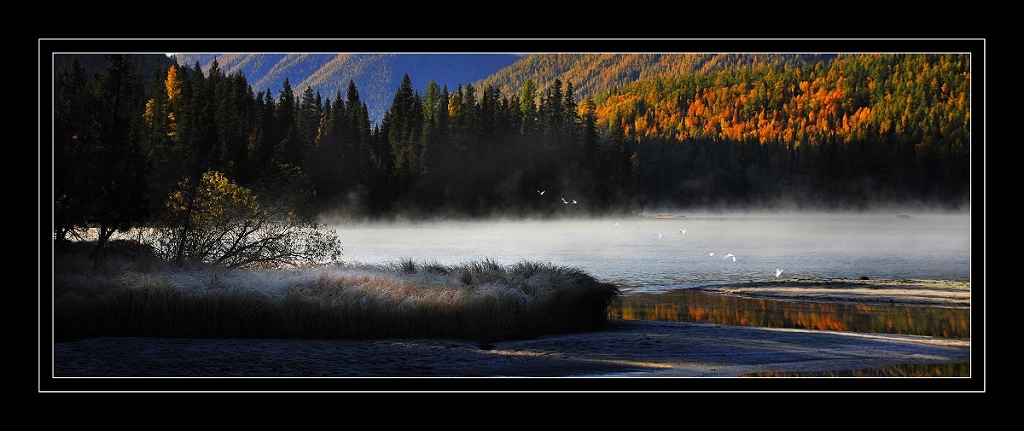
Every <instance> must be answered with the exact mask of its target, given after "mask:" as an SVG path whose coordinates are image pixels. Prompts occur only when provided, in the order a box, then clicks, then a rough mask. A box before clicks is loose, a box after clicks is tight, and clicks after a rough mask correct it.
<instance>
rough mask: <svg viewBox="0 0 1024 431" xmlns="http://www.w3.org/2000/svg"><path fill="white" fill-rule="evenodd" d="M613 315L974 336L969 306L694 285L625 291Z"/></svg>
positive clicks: (920, 372) (946, 368)
mask: <svg viewBox="0 0 1024 431" xmlns="http://www.w3.org/2000/svg"><path fill="white" fill-rule="evenodd" d="M612 317H613V318H618V319H625V320H659V321H670V322H700V323H714V324H720V325H743V326H761V327H770V328H798V329H812V330H827V331H850V332H871V333H891V334H905V335H923V336H931V337H943V338H964V339H970V337H971V335H970V329H971V328H970V309H967V308H948V307H916V306H906V305H895V304H877V305H874V304H873V305H855V304H842V303H822V302H809V301H778V300H768V299H755V298H743V297H736V296H728V295H716V294H707V293H702V292H698V291H694V290H692V289H676V290H672V291H666V292H661V293H630V294H627V295H624V296H623V297H622V301H621V303H620V305H619V307H618V308H617V310H615V312H613V315H612ZM757 376H761V377H764V376H782V377H786V376H832V377H843V376H853V377H922V376H954V377H968V376H970V364H901V365H897V366H893V367H884V368H878V369H867V370H837V371H831V372H822V373H759V374H757Z"/></svg>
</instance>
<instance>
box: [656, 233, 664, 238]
mask: <svg viewBox="0 0 1024 431" xmlns="http://www.w3.org/2000/svg"><path fill="white" fill-rule="evenodd" d="M661 237H662V235H661V234H660V233H656V234H654V238H655V239H661Z"/></svg>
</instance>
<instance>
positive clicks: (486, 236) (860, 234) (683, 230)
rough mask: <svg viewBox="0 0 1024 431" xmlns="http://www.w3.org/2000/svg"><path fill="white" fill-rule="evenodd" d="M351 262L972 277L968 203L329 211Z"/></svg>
mask: <svg viewBox="0 0 1024 431" xmlns="http://www.w3.org/2000/svg"><path fill="white" fill-rule="evenodd" d="M329 224H330V226H331V227H333V228H335V229H336V230H337V232H338V236H339V237H340V239H341V243H342V245H343V247H344V253H343V256H342V259H343V260H344V261H346V262H350V263H372V264H376V263H386V262H392V261H398V260H405V259H412V260H414V261H417V262H436V263H440V264H457V263H464V262H469V261H479V260H482V259H491V260H494V261H496V262H499V263H515V262H519V261H524V260H525V261H541V262H550V263H552V264H555V265H564V266H570V267H574V268H578V269H581V270H583V271H586V272H587V273H589V274H590V275H592V276H594V277H596V278H598V279H600V280H602V281H606V282H609V283H614V284H616V285H618V286H619V287H620V288H621V289H622V290H623V291H624V292H626V293H630V292H660V291H666V290H672V289H678V288H686V287H693V286H699V285H707V284H717V283H732V282H745V281H764V280H771V279H774V278H775V277H776V275H775V272H776V270H777V269H779V270H782V274H781V277H783V278H786V277H789V278H816V277H822V278H860V277H867V278H871V279H941V280H960V281H969V280H970V279H971V234H970V233H971V219H970V214H968V213H936V214H916V213H873V214H864V213H813V214H807V213H697V214H658V215H646V216H630V217H621V218H600V219H586V220H581V219H557V220H515V221H510V220H488V221H455V222H443V221H432V222H418V223H416V222H408V223H383V222H377V223H344V222H341V223H329Z"/></svg>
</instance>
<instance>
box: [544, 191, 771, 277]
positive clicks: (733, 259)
mask: <svg viewBox="0 0 1024 431" xmlns="http://www.w3.org/2000/svg"><path fill="white" fill-rule="evenodd" d="M544 193H547V190H537V194H539V195H541V196H544ZM560 199H562V203H563V204H566V205H569V204H573V205H576V204H577V203H578V202H577V201H576V199H572V200H571V201H568V200H565V198H564V197H562V198H560ZM615 227H622V225H621V224H619V223H618V222H616V223H615ZM676 233H677V234H679V235H686V229H679V231H678V232H676ZM664 237H665V236H664V235H663V234H661V233H656V234H654V238H655V239H662V238H664ZM708 256H712V257H714V256H715V252H713V251H711V252H708ZM730 258H731V259H732V261H733V262H735V261H736V255H734V254H732V253H726V254H725V257H723V258H722V259H723V260H728V259H730ZM774 274H775V278H779V277H781V276H782V269H780V268H775V272H774Z"/></svg>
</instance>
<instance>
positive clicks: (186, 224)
mask: <svg viewBox="0 0 1024 431" xmlns="http://www.w3.org/2000/svg"><path fill="white" fill-rule="evenodd" d="M292 191H294V190H289V193H287V194H285V195H282V196H287V195H290V194H291V193H290V192H292ZM264 196H274V194H273V193H268V194H266V195H264ZM295 204H296V202H286V201H281V200H277V201H274V200H272V199H270V198H267V197H263V198H261V197H259V196H257V195H256V194H255V193H254V192H253V191H252V190H250V189H248V188H245V187H242V186H239V185H238V184H235V183H234V182H232V181H230V180H229V179H228V178H227V177H225V176H224V175H223V174H221V173H220V172H216V171H208V172H206V173H205V174H203V176H202V177H201V180H200V181H199V183H198V184H193V183H192V182H191V181H190V180H189V179H185V180H182V182H181V183H180V184H179V188H178V190H176V191H175V192H174V193H172V194H171V195H170V197H169V198H168V199H167V207H166V211H165V212H164V214H163V221H164V223H163V224H161V225H160V226H159V227H157V228H156V229H154V233H153V235H151V236H150V237H149V241H150V242H151V245H152V246H153V249H154V250H155V251H156V252H157V254H158V255H160V256H161V257H163V258H164V259H166V260H169V261H174V262H176V263H177V264H179V265H183V264H186V263H190V262H203V263H212V264H216V265H219V266H226V267H275V266H281V265H290V266H298V265H302V264H307V263H329V262H334V261H336V260H337V259H338V257H339V256H340V254H341V247H340V245H339V242H338V238H337V235H335V233H334V230H333V229H328V228H326V227H324V226H322V225H320V224H318V222H317V221H316V218H315V217H313V216H312V214H311V213H309V212H308V211H303V207H302V206H296V205H295Z"/></svg>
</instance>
